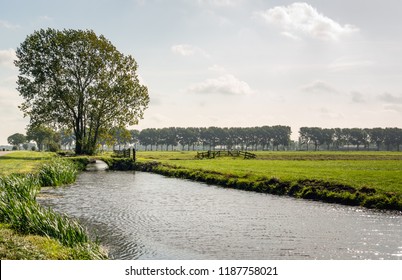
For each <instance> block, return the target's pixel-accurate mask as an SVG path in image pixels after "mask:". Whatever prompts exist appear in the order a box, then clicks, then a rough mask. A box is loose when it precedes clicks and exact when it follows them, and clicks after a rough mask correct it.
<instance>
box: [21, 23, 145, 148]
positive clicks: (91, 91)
mask: <svg viewBox="0 0 402 280" xmlns="http://www.w3.org/2000/svg"><path fill="white" fill-rule="evenodd" d="M16 54H17V60H16V61H15V65H16V66H17V67H18V68H19V76H18V81H17V84H18V91H19V92H20V95H21V96H22V97H23V98H24V100H25V101H24V102H23V103H22V105H21V106H20V109H21V110H22V111H23V112H24V114H25V116H29V117H30V125H31V126H32V127H35V126H39V125H42V124H45V125H47V126H52V127H54V128H56V129H71V130H72V131H73V132H74V135H75V140H76V143H75V144H76V145H75V152H76V153H77V154H93V153H94V152H95V149H96V144H97V141H98V140H99V137H100V135H101V133H102V132H103V131H107V130H108V129H110V128H111V127H122V126H126V125H134V124H137V123H138V121H139V119H141V118H142V117H143V111H144V110H145V109H146V108H147V106H148V103H149V96H148V89H147V87H146V86H144V85H141V84H140V82H139V80H138V76H137V73H136V71H137V67H138V66H137V62H136V61H135V59H134V58H133V57H132V56H131V55H124V54H122V53H121V52H119V51H118V50H117V49H116V47H115V46H113V45H112V43H111V42H110V41H108V40H107V39H106V38H105V37H104V36H102V35H101V36H97V35H96V34H95V33H94V32H93V31H91V30H86V31H83V30H63V31H59V30H55V29H50V28H49V29H46V30H44V29H41V30H39V31H35V32H34V33H33V34H31V35H29V36H28V37H27V38H26V39H25V41H24V42H23V43H21V45H20V47H19V48H18V49H17V52H16Z"/></svg>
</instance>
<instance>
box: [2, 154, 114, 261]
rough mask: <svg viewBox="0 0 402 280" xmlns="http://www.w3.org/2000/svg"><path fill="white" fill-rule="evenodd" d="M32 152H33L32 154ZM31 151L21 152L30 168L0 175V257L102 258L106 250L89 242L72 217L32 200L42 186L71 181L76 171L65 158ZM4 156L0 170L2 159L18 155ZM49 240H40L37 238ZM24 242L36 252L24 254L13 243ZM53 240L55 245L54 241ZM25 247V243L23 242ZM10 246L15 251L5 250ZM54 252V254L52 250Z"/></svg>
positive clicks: (18, 156)
mask: <svg viewBox="0 0 402 280" xmlns="http://www.w3.org/2000/svg"><path fill="white" fill-rule="evenodd" d="M33 154H35V153H33ZM33 154H24V155H25V156H27V158H28V162H29V164H28V165H29V168H26V169H24V167H23V166H21V167H22V169H23V170H30V171H34V172H33V173H26V174H7V175H2V176H1V177H0V223H1V231H0V232H1V234H0V252H7V253H1V255H0V257H1V259H5V258H12V259H14V258H17V257H18V258H20V257H21V258H22V259H29V258H31V256H37V255H43V256H45V258H47V257H49V258H50V259H52V258H60V259H105V258H107V256H106V253H105V252H104V251H103V249H102V248H101V247H100V246H99V245H98V244H96V243H94V242H92V241H91V240H90V239H89V237H88V234H87V232H86V230H85V229H84V228H83V227H82V226H81V225H80V224H79V223H78V222H77V221H75V220H72V219H70V218H68V217H67V216H65V215H62V214H59V213H56V212H54V211H53V210H51V209H46V208H44V207H42V206H40V205H39V204H38V203H37V202H36V196H37V195H38V193H39V191H40V188H41V187H43V186H60V185H63V184H69V183H72V182H74V181H75V178H76V176H77V173H78V170H77V167H76V165H75V164H74V163H73V162H72V161H69V160H64V159H59V158H55V157H53V158H51V156H50V155H45V157H43V158H41V159H38V160H37V162H35V163H34V164H32V161H33V160H30V159H31V158H35V156H34V155H33ZM7 156H8V157H7V158H6V159H3V158H0V166H1V168H0V171H1V172H2V174H4V173H8V172H6V171H5V170H4V166H3V162H6V165H7V164H9V162H7V161H18V160H21V158H22V154H20V153H12V154H9V155H7ZM32 236H42V237H43V238H46V239H49V240H47V241H46V240H44V239H43V238H39V237H32ZM21 242H22V243H24V244H25V243H28V244H29V247H32V248H37V249H38V250H39V252H34V253H33V254H28V255H24V254H22V253H21V252H22V251H21V250H22V249H21V248H19V246H14V245H13V244H20V243H21ZM56 243H57V244H56ZM24 246H25V245H24ZM10 248H11V249H12V248H15V251H13V252H9V251H10V250H11V249H10ZM55 252H57V253H55Z"/></svg>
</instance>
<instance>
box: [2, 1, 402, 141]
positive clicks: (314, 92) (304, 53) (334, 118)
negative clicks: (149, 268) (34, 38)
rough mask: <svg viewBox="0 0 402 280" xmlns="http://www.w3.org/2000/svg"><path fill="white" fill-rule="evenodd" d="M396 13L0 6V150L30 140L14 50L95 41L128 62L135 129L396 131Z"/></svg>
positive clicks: (394, 6) (389, 9) (311, 7)
mask: <svg viewBox="0 0 402 280" xmlns="http://www.w3.org/2000/svg"><path fill="white" fill-rule="evenodd" d="M401 15H402V1H399V0H337V1H328V0H316V1H305V2H294V1H279V0H276V1H267V0H255V1H252V0H250V1H247V0H198V1H197V0H193V1H190V0H164V1H163V0H121V1H116V0H114V1H112V0H97V1H95V0H91V1H90V0H69V1H57V0H36V1H30V0H25V1H23V0H0V121H1V124H0V145H1V144H6V143H7V137H8V136H10V135H11V134H13V133H16V132H19V133H25V127H26V125H27V124H28V122H29V120H28V119H27V118H25V119H24V118H23V114H22V113H21V112H20V111H19V109H18V108H17V106H18V105H19V104H20V103H21V102H22V99H21V98H20V97H19V95H18V92H17V91H16V90H15V88H16V79H17V75H18V71H17V69H16V68H15V67H14V66H13V60H14V59H15V50H16V48H17V47H18V46H19V45H20V43H21V42H23V41H24V40H25V38H26V36H27V35H29V34H31V33H32V32H33V31H34V30H38V29H40V28H48V27H51V28H56V29H70V28H71V29H92V30H94V31H95V32H96V33H97V34H103V35H104V36H105V37H106V38H108V39H109V40H110V41H111V42H112V43H113V44H114V45H115V46H116V47H117V49H118V50H120V51H121V52H123V53H125V54H131V55H133V56H134V58H135V59H136V60H137V62H138V64H139V75H140V77H141V80H142V82H143V83H144V84H145V85H147V86H148V89H149V94H150V98H151V102H150V105H149V108H148V109H147V110H146V112H145V117H144V119H143V120H142V121H140V124H139V125H138V126H136V127H135V128H137V129H143V128H148V127H169V126H181V127H188V126H221V127H224V126H229V127H232V126H239V127H246V126H262V125H289V126H291V127H292V130H293V136H292V138H294V139H295V138H297V134H298V129H299V127H301V126H320V127H328V128H330V127H361V128H365V127H368V128H370V127H402V121H401V120H402V36H401V35H402V16H401Z"/></svg>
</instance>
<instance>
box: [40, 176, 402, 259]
mask: <svg viewBox="0 0 402 280" xmlns="http://www.w3.org/2000/svg"><path fill="white" fill-rule="evenodd" d="M38 200H39V202H40V203H41V204H42V205H45V206H50V207H52V208H53V209H54V210H56V211H58V212H62V213H66V214H67V215H69V216H70V217H73V218H76V219H78V220H79V221H80V222H81V223H82V224H83V225H85V226H86V227H87V228H88V230H89V232H90V234H91V235H92V237H95V236H96V237H97V238H98V239H99V240H100V242H101V244H102V245H103V246H105V247H106V248H107V249H108V251H109V255H110V257H111V258H112V259H346V260H349V259H402V213H400V212H386V211H378V210H370V209H364V208H360V207H348V206H343V205H336V204H328V203H321V202H316V201H309V200H303V199H295V198H290V197H282V196H274V195H269V194H261V193H254V192H246V191H239V190H234V189H226V188H222V187H217V186H211V185H207V184H203V183H197V182H192V181H188V180H181V179H174V178H167V177H163V176H161V175H156V174H151V173H143V172H111V171H102V172H84V173H82V174H80V176H79V177H78V179H77V181H76V183H75V184H73V185H70V186H67V187H63V188H58V189H52V188H46V189H43V190H42V197H41V198H40V199H38Z"/></svg>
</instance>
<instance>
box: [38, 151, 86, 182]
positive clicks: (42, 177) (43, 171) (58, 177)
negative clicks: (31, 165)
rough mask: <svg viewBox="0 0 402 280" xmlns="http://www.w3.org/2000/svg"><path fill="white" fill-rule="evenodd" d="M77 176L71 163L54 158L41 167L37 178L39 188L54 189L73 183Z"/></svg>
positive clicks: (75, 169) (75, 168) (74, 166)
mask: <svg viewBox="0 0 402 280" xmlns="http://www.w3.org/2000/svg"><path fill="white" fill-rule="evenodd" d="M77 174H78V171H77V166H76V165H75V164H74V163H73V162H71V161H68V160H63V159H59V158H54V159H52V160H51V161H50V162H48V163H45V164H43V165H42V167H41V168H40V170H39V173H38V176H39V181H40V184H41V186H54V187H56V186H61V185H64V184H71V183H73V182H74V181H75V179H76V178H77Z"/></svg>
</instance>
